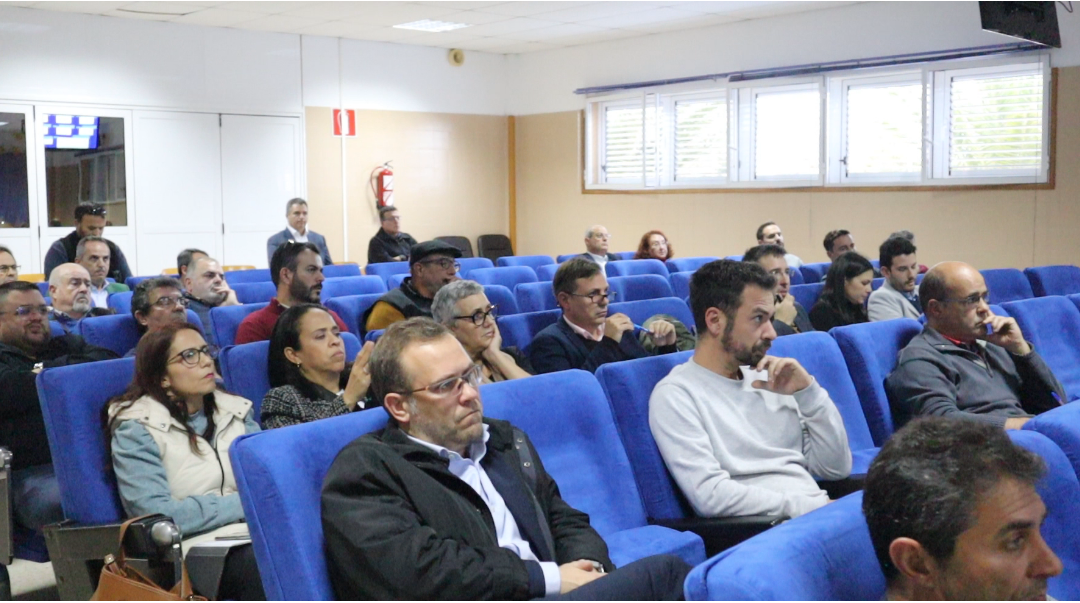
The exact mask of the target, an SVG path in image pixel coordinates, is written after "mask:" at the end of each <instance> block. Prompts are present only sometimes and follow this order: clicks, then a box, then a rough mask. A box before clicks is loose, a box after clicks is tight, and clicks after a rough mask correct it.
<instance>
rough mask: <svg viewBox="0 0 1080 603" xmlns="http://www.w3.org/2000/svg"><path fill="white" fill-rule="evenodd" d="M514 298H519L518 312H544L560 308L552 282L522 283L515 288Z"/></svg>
mask: <svg viewBox="0 0 1080 603" xmlns="http://www.w3.org/2000/svg"><path fill="white" fill-rule="evenodd" d="M514 297H516V298H517V304H518V310H520V311H522V312H542V311H544V310H554V309H556V308H558V307H559V304H558V302H556V301H555V291H554V290H553V289H552V288H551V281H541V282H538V283H521V284H520V285H518V286H516V287H514Z"/></svg>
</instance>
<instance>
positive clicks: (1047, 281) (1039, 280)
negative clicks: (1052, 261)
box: [1024, 266, 1080, 297]
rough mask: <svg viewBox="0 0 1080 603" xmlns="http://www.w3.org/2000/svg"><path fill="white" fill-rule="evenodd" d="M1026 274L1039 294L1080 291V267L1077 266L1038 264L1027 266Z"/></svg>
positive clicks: (1033, 288)
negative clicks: (1031, 266) (1032, 266)
mask: <svg viewBox="0 0 1080 603" xmlns="http://www.w3.org/2000/svg"><path fill="white" fill-rule="evenodd" d="M1024 275H1025V276H1027V278H1028V282H1029V283H1031V290H1032V292H1033V293H1034V294H1035V295H1036V296H1038V297H1043V296H1046V295H1073V294H1075V293H1080V268H1077V267H1076V266H1038V267H1036V268H1025V269H1024Z"/></svg>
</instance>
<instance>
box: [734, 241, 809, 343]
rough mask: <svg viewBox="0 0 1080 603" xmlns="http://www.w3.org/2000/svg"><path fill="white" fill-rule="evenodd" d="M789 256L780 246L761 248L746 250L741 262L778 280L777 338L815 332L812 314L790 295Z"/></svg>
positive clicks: (760, 246)
mask: <svg viewBox="0 0 1080 603" xmlns="http://www.w3.org/2000/svg"><path fill="white" fill-rule="evenodd" d="M786 255H787V252H786V251H784V248H783V247H781V246H779V245H758V246H757V247H751V248H750V249H747V250H746V253H745V254H744V255H743V259H742V261H744V262H755V263H756V264H758V265H759V266H761V267H762V268H764V269H765V272H768V273H769V274H771V275H773V276H774V277H776V313H775V314H773V319H772V324H773V329H775V330H776V336H777V337H782V336H784V335H794V334H796V333H807V332H809V331H813V330H814V325H813V324H811V323H810V314H808V313H807V312H806V308H804V307H803V305H802V304H800V303H799V302H797V301H795V296H794V295H791V272H790V271H789V269H788V265H787V258H785V257H784V256H786Z"/></svg>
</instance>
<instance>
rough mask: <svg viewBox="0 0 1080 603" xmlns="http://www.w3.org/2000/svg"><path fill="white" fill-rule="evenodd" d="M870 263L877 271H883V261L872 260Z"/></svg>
mask: <svg viewBox="0 0 1080 603" xmlns="http://www.w3.org/2000/svg"><path fill="white" fill-rule="evenodd" d="M870 265H871V266H873V267H874V271H875V272H881V261H879V260H870Z"/></svg>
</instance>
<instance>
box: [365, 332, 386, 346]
mask: <svg viewBox="0 0 1080 603" xmlns="http://www.w3.org/2000/svg"><path fill="white" fill-rule="evenodd" d="M385 332H386V329H375V330H374V331H368V332H367V333H366V334H364V343H367V342H369V341H370V342H372V343H375V342H376V341H378V340H379V338H380V337H382V334H383V333H385Z"/></svg>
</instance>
